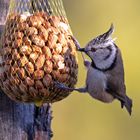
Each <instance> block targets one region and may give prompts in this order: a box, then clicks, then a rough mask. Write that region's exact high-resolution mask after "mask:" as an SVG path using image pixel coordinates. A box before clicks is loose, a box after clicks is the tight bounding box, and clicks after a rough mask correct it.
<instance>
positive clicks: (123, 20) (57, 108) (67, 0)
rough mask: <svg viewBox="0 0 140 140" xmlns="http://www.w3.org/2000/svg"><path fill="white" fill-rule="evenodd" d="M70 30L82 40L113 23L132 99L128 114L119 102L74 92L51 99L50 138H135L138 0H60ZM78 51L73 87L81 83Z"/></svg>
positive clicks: (139, 126) (139, 93)
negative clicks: (97, 98) (107, 101)
mask: <svg viewBox="0 0 140 140" xmlns="http://www.w3.org/2000/svg"><path fill="white" fill-rule="evenodd" d="M63 2H64V7H65V10H66V13H67V17H68V20H69V23H70V26H71V28H72V31H73V33H74V35H75V36H76V37H77V39H78V40H79V42H80V43H81V46H84V45H85V44H86V43H87V42H88V41H89V40H91V39H92V38H93V37H95V36H97V35H99V34H101V33H103V32H105V31H107V30H108V28H109V27H110V24H111V23H114V26H115V33H114V35H113V36H114V37H117V40H116V44H117V45H118V46H119V47H120V49H121V51H122V55H123V60H124V67H125V80H126V87H127V94H128V95H129V96H130V97H131V98H132V99H133V113H132V116H131V117H130V116H129V115H128V113H127V112H126V110H125V109H123V110H122V109H121V107H120V103H119V102H118V101H114V102H113V103H112V104H104V103H101V102H99V101H97V100H94V99H92V98H91V97H90V96H89V95H88V94H80V93H78V92H73V93H72V95H70V96H69V97H68V98H66V99H64V100H63V101H61V102H58V103H55V104H53V116H54V118H53V124H52V128H53V132H54V137H53V140H140V74H139V71H140V0H117V1H116V0H63ZM78 57H79V75H78V83H77V85H76V87H81V86H82V85H84V83H85V77H86V69H85V68H84V66H83V62H82V58H81V55H80V54H78Z"/></svg>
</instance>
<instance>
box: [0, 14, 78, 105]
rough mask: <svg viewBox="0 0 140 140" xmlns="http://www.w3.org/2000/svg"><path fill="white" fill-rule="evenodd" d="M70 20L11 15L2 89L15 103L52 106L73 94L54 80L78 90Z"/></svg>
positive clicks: (1, 58) (0, 63) (0, 69)
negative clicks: (61, 87)
mask: <svg viewBox="0 0 140 140" xmlns="http://www.w3.org/2000/svg"><path fill="white" fill-rule="evenodd" d="M70 34H71V32H70V29H69V26H68V23H67V20H66V19H64V18H62V17H57V16H48V15H47V13H45V12H36V13H34V14H33V15H29V14H28V15H18V14H12V15H9V17H8V18H7V22H6V27H5V32H4V35H3V39H2V44H3V46H2V48H1V50H0V51H1V54H0V87H1V89H2V90H3V91H4V92H5V93H6V94H7V95H8V96H9V97H10V98H11V99H13V100H15V101H20V102H36V101H42V102H43V103H52V102H56V101H59V100H62V99H63V98H65V97H67V96H68V95H69V94H70V93H69V92H67V91H64V90H61V89H58V88H57V87H56V86H55V84H54V81H59V82H62V83H64V84H65V85H67V86H69V87H74V85H75V84H76V82H77V72H78V64H77V56H76V48H75V45H74V42H73V41H72V39H71V38H70V37H69V35H70Z"/></svg>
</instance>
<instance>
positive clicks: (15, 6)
mask: <svg viewBox="0 0 140 140" xmlns="http://www.w3.org/2000/svg"><path fill="white" fill-rule="evenodd" d="M38 11H44V12H47V13H48V14H49V15H55V16H61V17H66V13H65V10H64V7H63V3H62V0H11V1H10V9H9V14H11V13H18V14H23V13H25V12H29V13H30V14H33V13H35V12H38Z"/></svg>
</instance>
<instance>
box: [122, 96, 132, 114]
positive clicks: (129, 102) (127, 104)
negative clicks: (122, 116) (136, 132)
mask: <svg viewBox="0 0 140 140" xmlns="http://www.w3.org/2000/svg"><path fill="white" fill-rule="evenodd" d="M123 106H125V108H126V110H127V111H128V113H129V114H130V115H131V113H132V99H130V98H129V97H128V96H126V97H125V102H123V104H122V108H123Z"/></svg>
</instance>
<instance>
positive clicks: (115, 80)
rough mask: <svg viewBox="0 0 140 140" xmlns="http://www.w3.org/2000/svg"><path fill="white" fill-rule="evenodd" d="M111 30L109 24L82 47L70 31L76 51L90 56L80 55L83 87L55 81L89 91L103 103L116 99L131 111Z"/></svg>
mask: <svg viewBox="0 0 140 140" xmlns="http://www.w3.org/2000/svg"><path fill="white" fill-rule="evenodd" d="M113 32H114V26H113V24H111V26H110V28H109V30H108V31H107V32H105V33H103V34H101V35H99V36H97V37H95V38H93V39H92V40H91V41H89V42H88V43H87V45H86V46H85V47H84V48H81V47H80V44H79V42H78V41H77V39H76V38H75V37H74V36H72V35H71V38H72V39H73V41H74V43H75V46H76V48H77V51H80V52H82V53H84V54H86V55H87V56H88V57H89V58H90V60H91V61H89V60H87V59H85V58H84V56H83V59H84V65H85V67H86V68H87V76H86V81H85V87H81V88H69V87H67V86H66V85H64V84H63V83H59V82H56V83H55V84H56V85H57V87H59V88H61V89H64V90H69V91H74V90H76V91H78V92H81V93H89V95H90V96H91V97H92V98H94V99H97V100H99V101H101V102H104V103H111V102H112V101H114V100H115V99H117V100H118V101H120V103H121V107H122V108H123V107H125V108H126V110H127V111H128V113H129V114H130V115H131V112H132V99H131V98H129V97H128V96H127V95H126V86H125V78H124V67H123V59H122V55H121V51H120V49H119V48H118V46H117V45H116V44H115V40H114V39H112V37H111V35H112V33H113Z"/></svg>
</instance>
